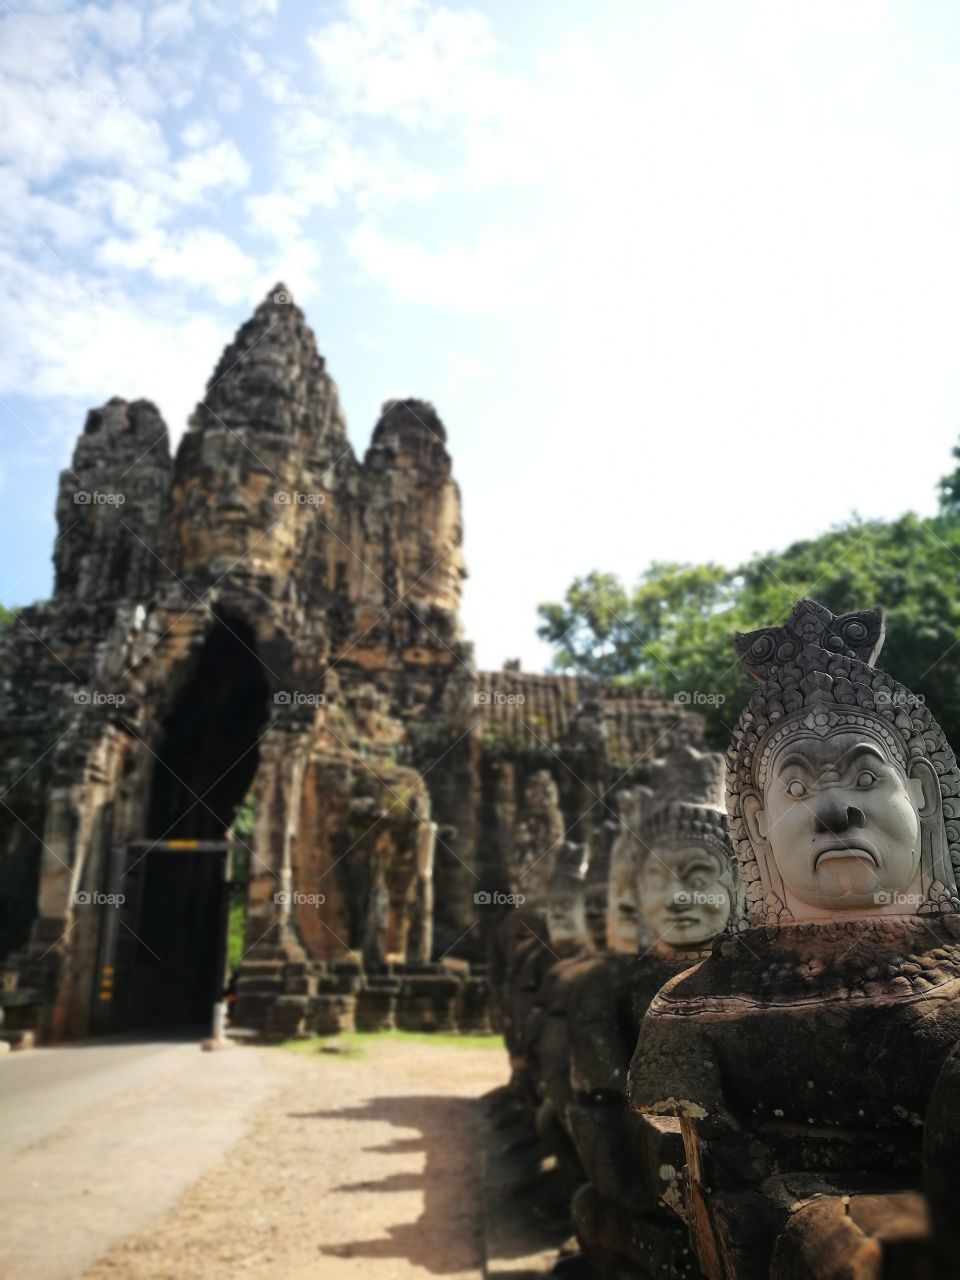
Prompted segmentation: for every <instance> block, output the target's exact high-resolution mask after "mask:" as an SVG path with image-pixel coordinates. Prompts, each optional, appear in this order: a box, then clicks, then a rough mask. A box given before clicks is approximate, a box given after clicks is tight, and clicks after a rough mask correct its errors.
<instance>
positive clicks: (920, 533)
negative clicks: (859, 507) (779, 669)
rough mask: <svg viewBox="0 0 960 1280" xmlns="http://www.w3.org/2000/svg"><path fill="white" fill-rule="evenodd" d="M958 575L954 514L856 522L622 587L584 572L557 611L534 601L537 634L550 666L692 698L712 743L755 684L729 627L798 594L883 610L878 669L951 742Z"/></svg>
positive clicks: (958, 701)
mask: <svg viewBox="0 0 960 1280" xmlns="http://www.w3.org/2000/svg"><path fill="white" fill-rule="evenodd" d="M958 571H960V511H958V512H957V513H951V512H949V511H946V510H943V509H942V511H941V514H940V515H938V516H935V517H933V518H930V519H923V518H920V517H918V516H916V515H913V514H908V515H905V516H902V517H900V519H898V520H894V521H890V522H886V521H879V520H877V521H862V520H859V519H854V520H852V521H850V522H849V523H847V524H845V525H841V526H839V527H838V528H835V529H832V530H830V531H829V532H827V533H824V534H821V535H820V536H819V537H816V538H812V539H809V540H806V541H802V542H797V543H794V544H793V545H792V546H790V547H788V548H787V549H786V550H785V551H781V552H771V553H769V554H766V555H762V556H755V557H753V558H752V559H751V560H750V561H748V562H747V563H746V564H744V565H741V566H739V567H738V568H736V569H732V570H725V569H722V568H720V567H719V566H717V565H715V564H707V565H676V564H654V565H651V566H650V568H649V569H647V570H646V572H645V573H644V574H643V575H642V576H641V578H640V581H639V583H638V584H637V586H636V588H634V590H633V591H632V592H631V591H628V590H626V589H625V588H624V587H623V586H622V584H621V583H620V582H619V581H618V580H617V579H616V578H614V577H611V575H608V574H599V573H598V574H591V575H589V576H588V577H587V578H584V579H578V580H577V581H576V582H575V583H574V584H573V586H572V587H571V589H570V590H569V591H568V592H567V595H566V597H565V601H564V603H563V604H562V605H556V604H553V605H545V606H542V608H541V616H542V617H543V619H544V623H543V625H542V626H541V627H540V629H539V634H540V635H541V636H542V637H543V638H544V639H546V640H548V641H550V642H551V643H553V644H554V645H555V647H556V652H555V660H554V665H555V666H556V667H557V668H558V669H560V670H570V671H578V672H583V673H586V674H590V675H595V676H602V677H604V678H607V679H616V680H638V679H639V680H649V681H651V682H653V683H655V684H656V685H657V686H658V688H659V689H660V690H661V692H662V693H663V694H664V695H665V696H667V697H673V698H680V699H681V700H686V701H689V703H690V704H691V705H692V706H693V707H694V709H696V710H699V711H701V712H702V713H703V714H704V716H705V718H706V722H707V736H708V741H710V742H711V743H712V744H713V745H714V746H717V747H722V746H725V745H726V743H727V742H728V741H729V736H730V731H731V728H732V726H733V723H734V722H735V720H736V717H737V716H738V715H739V713H740V710H741V708H742V707H743V705H744V703H745V702H746V701H747V699H748V698H749V696H750V692H751V690H752V687H753V683H752V680H751V678H750V677H749V675H748V674H747V672H746V671H744V670H743V669H742V668H741V667H740V664H739V663H738V662H737V661H736V658H735V653H734V643H733V641H734V634H735V632H737V631H752V630H754V629H755V628H757V627H763V626H769V625H771V624H774V623H777V622H781V621H782V620H783V619H784V618H785V617H786V615H787V614H788V612H789V610H790V608H791V606H792V605H793V602H794V601H795V600H796V599H797V598H798V597H800V596H805V595H806V596H813V598H814V599H816V600H819V601H820V602H821V603H822V604H825V605H826V606H827V607H828V608H830V609H832V610H833V612H834V613H846V612H849V611H850V610H853V609H861V608H866V607H869V606H870V605H874V604H880V605H882V606H883V610H884V615H885V618H886V641H885V644H884V648H883V652H882V655H881V659H880V661H881V664H882V665H883V667H884V668H885V669H886V670H888V671H890V672H891V673H892V674H893V675H895V676H896V677H897V678H898V679H900V680H902V681H903V683H904V684H906V685H907V686H908V687H909V688H910V689H912V690H913V691H914V692H915V693H918V694H921V695H922V696H923V697H925V698H926V700H927V702H928V703H929V705H930V707H931V710H932V711H933V713H934V715H935V716H936V718H937V719H938V721H939V722H940V724H941V725H942V726H943V728H944V731H945V732H946V734H947V736H948V738H949V739H950V741H951V742H958V741H960V593H958V591H957V588H956V583H957V580H958V576H960V573H958ZM591 587H592V588H596V589H598V590H601V591H602V592H604V593H606V600H607V603H606V605H602V604H600V603H599V602H598V601H596V600H594V599H593V598H592V596H591V595H590V588H591ZM611 602H612V603H611ZM610 614H615V616H616V620H615V625H613V626H611V625H610V622H609V615H610ZM595 620H596V621H597V622H598V623H599V625H600V627H601V628H602V630H600V631H598V630H596V629H595V626H594V623H595ZM625 635H626V636H628V637H629V643H628V642H627V641H626V640H625V639H624V636H625ZM558 641H559V642H558ZM698 698H699V699H701V700H700V701H697V700H696V699H698ZM703 699H705V700H703Z"/></svg>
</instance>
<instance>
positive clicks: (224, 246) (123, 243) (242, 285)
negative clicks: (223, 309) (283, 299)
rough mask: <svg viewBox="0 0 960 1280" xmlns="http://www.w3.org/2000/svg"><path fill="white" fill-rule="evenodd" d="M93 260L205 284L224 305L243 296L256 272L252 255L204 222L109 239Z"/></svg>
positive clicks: (158, 277) (176, 280) (197, 285)
mask: <svg viewBox="0 0 960 1280" xmlns="http://www.w3.org/2000/svg"><path fill="white" fill-rule="evenodd" d="M97 261H98V263H99V264H100V265H101V266H103V267H106V268H108V269H110V268H112V269H116V268H122V269H125V270H127V271H130V272H137V271H142V272H147V273H149V274H150V275H151V276H153V278H154V279H155V280H158V281H163V282H171V283H175V284H180V285H186V286H188V287H189V288H191V289H205V290H207V291H208V292H209V293H210V294H212V295H213V296H214V297H215V298H216V299H217V301H218V302H220V303H223V304H224V305H228V306H229V305H232V304H234V303H238V302H244V301H246V299H247V297H248V296H249V293H250V288H251V285H252V284H253V283H254V282H255V281H256V280H257V279H258V278H259V276H260V271H259V269H258V266H257V263H256V260H255V259H254V258H252V257H251V256H250V255H249V254H248V253H245V252H244V251H243V250H242V249H241V248H240V247H239V246H238V245H237V244H236V242H235V241H233V240H232V239H230V237H229V236H225V235H224V234H223V233H222V232H220V231H212V230H210V229H209V228H208V227H196V228H193V229H191V230H189V231H183V232H167V231H159V230H158V231H152V232H147V233H146V234H144V235H141V236H137V237H132V238H130V239H127V240H120V239H118V238H113V239H109V240H106V241H105V242H104V243H103V244H102V245H101V246H100V248H99V250H98V251H97Z"/></svg>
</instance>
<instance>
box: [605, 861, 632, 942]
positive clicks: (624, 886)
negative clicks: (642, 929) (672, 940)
mask: <svg viewBox="0 0 960 1280" xmlns="http://www.w3.org/2000/svg"><path fill="white" fill-rule="evenodd" d="M607 945H608V946H609V948H610V950H611V951H628V952H632V951H636V949H637V878H636V875H631V876H629V877H628V876H626V875H620V876H617V878H616V879H615V880H614V881H612V882H611V885H610V895H609V898H608V903H607Z"/></svg>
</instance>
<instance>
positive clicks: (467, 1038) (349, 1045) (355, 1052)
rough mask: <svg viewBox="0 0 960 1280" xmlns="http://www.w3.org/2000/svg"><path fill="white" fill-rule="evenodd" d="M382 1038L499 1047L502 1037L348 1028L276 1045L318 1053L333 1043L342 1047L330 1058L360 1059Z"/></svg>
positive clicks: (465, 1047)
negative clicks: (338, 1033) (343, 1032)
mask: <svg viewBox="0 0 960 1280" xmlns="http://www.w3.org/2000/svg"><path fill="white" fill-rule="evenodd" d="M384 1040H398V1041H400V1042H401V1043H405V1044H431V1045H443V1046H444V1047H447V1046H450V1047H452V1048H456V1049H499V1050H501V1051H502V1050H503V1036H498V1035H485V1036H471V1035H462V1036H461V1035H453V1034H450V1033H448V1032H436V1033H435V1032H432V1031H352V1032H351V1033H350V1034H349V1035H343V1036H311V1037H310V1038H309V1039H308V1040H300V1039H297V1040H283V1041H281V1043H280V1045H279V1046H278V1047H279V1048H281V1049H290V1050H292V1051H293V1052H294V1053H306V1054H309V1055H313V1054H319V1055H321V1056H322V1050H323V1046H324V1045H325V1044H336V1045H338V1046H341V1047H342V1049H343V1052H342V1053H340V1054H331V1055H330V1056H331V1057H351V1058H362V1057H363V1056H364V1055H365V1053H366V1051H367V1050H368V1049H370V1048H371V1047H372V1046H374V1045H376V1044H380V1043H382V1042H383V1041H384Z"/></svg>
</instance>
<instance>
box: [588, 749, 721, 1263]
mask: <svg viewBox="0 0 960 1280" xmlns="http://www.w3.org/2000/svg"><path fill="white" fill-rule="evenodd" d="M650 772H651V779H650V780H651V789H647V788H637V789H635V790H633V791H632V792H628V793H624V794H623V796H622V803H621V814H622V817H623V823H624V828H623V831H622V832H621V835H620V836H619V837H618V842H617V846H615V848H616V857H614V858H613V859H612V864H613V870H614V872H616V871H617V869H618V864H621V863H622V862H625V861H627V860H628V858H629V857H630V854H631V853H632V860H633V865H634V871H635V887H634V895H633V898H634V902H635V903H636V904H637V905H638V907H639V916H637V915H636V914H635V916H634V919H635V921H636V924H635V929H634V938H633V949H632V952H631V953H630V954H627V953H626V951H623V950H618V951H610V952H607V953H606V954H605V955H604V956H602V957H601V958H599V959H598V961H597V963H596V964H595V965H594V966H592V967H591V968H590V969H588V970H585V971H584V972H583V973H581V974H580V975H578V980H577V982H576V983H575V986H574V989H573V992H572V996H571V1000H570V1008H569V1019H568V1020H569V1042H570V1064H571V1072H570V1077H571V1091H572V1100H571V1103H570V1104H569V1106H568V1108H567V1116H568V1122H569V1126H570V1129H571V1131H572V1134H573V1139H574V1143H575V1146H576V1150H577V1153H578V1156H579V1158H580V1160H581V1163H582V1165H583V1167H584V1170H585V1173H586V1175H587V1177H588V1179H589V1181H588V1182H587V1184H586V1185H585V1186H583V1187H582V1188H581V1189H580V1190H579V1191H578V1193H577V1195H576V1196H575V1198H574V1203H573V1217H574V1223H575V1226H576V1230H577V1235H578V1237H579V1240H580V1244H581V1248H582V1250H583V1252H584V1253H585V1255H586V1256H587V1258H588V1261H589V1262H590V1264H591V1266H592V1267H593V1268H594V1270H596V1271H597V1272H598V1273H599V1274H601V1275H608V1274H609V1275H614V1274H615V1275H617V1276H623V1277H626V1276H636V1277H648V1276H694V1275H695V1274H696V1270H695V1268H694V1267H693V1266H692V1261H691V1255H690V1250H689V1245H688V1241H687V1233H686V1230H685V1228H684V1226H683V1224H682V1223H681V1221H680V1220H679V1218H678V1217H677V1216H676V1214H675V1213H673V1212H672V1210H670V1209H668V1208H664V1206H663V1203H662V1200H663V1197H665V1196H666V1197H667V1198H669V1197H671V1196H674V1197H675V1196H676V1189H675V1185H674V1170H675V1168H676V1166H677V1165H679V1164H680V1163H682V1144H681V1141H680V1136H679V1127H678V1126H677V1125H676V1124H675V1123H668V1124H663V1123H662V1122H661V1123H657V1124H654V1123H651V1122H650V1121H648V1120H646V1119H642V1118H640V1117H636V1116H632V1115H631V1113H630V1111H629V1108H628V1105H627V1097H626V1086H627V1072H628V1068H629V1065H630V1058H631V1055H632V1053H633V1051H634V1047H635V1045H636V1042H637V1036H638V1034H639V1032H640V1028H641V1025H642V1024H641V1020H642V1017H643V1014H644V1012H645V1011H646V1008H647V1005H648V1004H649V1002H650V1001H651V999H653V997H654V996H655V995H656V993H657V991H658V990H659V989H660V988H661V987H662V986H663V984H664V983H665V982H667V981H669V980H670V979H671V978H673V977H674V976H675V975H677V974H678V973H682V972H683V971H684V970H685V969H688V968H689V967H690V966H691V965H693V964H696V963H697V962H698V961H699V960H701V959H702V958H703V956H704V955H705V954H706V953H705V951H704V947H706V946H707V944H708V943H709V942H710V940H711V939H712V938H713V936H714V934H716V933H717V932H718V931H719V930H721V929H723V927H724V926H725V925H726V923H727V921H728V919H729V917H730V914H731V912H732V911H733V910H735V907H736V894H737V874H736V869H735V861H734V857H733V847H732V845H731V843H730V840H729V837H728V836H727V832H726V827H725V822H724V816H723V814H722V812H721V805H722V788H723V760H722V757H720V756H719V755H713V754H704V753H701V752H698V751H695V750H693V749H692V748H687V749H684V750H682V751H679V752H674V753H671V754H670V755H668V756H667V757H665V758H664V759H663V760H661V761H658V762H657V764H656V766H655V767H654V768H653V769H652V770H651V771H650ZM634 824H635V825H634ZM618 896H619V895H618ZM619 932H620V933H621V934H623V933H624V932H625V930H624V929H623V928H621V929H620V930H619Z"/></svg>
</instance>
